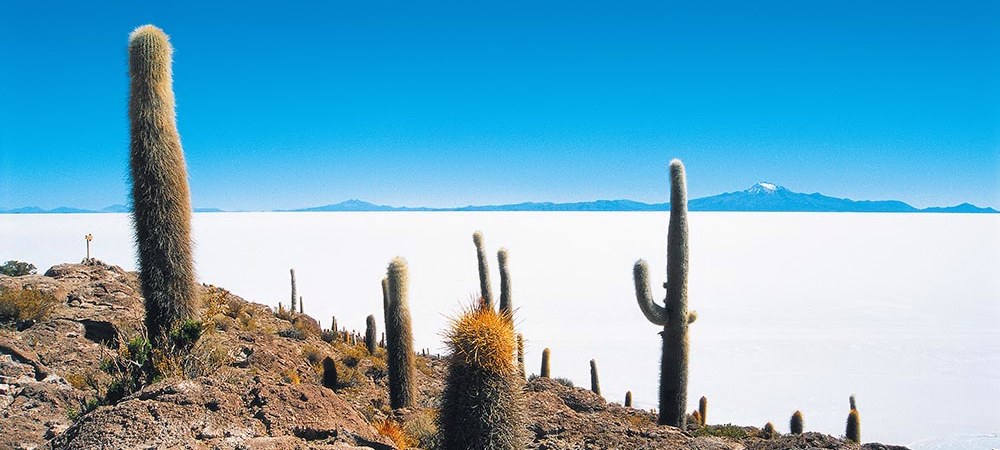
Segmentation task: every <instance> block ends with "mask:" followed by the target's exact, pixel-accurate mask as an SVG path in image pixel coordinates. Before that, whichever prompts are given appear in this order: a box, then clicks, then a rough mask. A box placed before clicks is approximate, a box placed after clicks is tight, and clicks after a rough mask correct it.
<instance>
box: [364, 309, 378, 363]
mask: <svg viewBox="0 0 1000 450" xmlns="http://www.w3.org/2000/svg"><path fill="white" fill-rule="evenodd" d="M365 325H366V327H365V348H367V349H368V354H369V355H374V354H375V347H376V345H377V344H378V343H377V342H375V339H377V338H378V332H377V331H375V315H374V314H369V315H368V318H367V319H365Z"/></svg>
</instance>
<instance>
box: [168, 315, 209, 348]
mask: <svg viewBox="0 0 1000 450" xmlns="http://www.w3.org/2000/svg"><path fill="white" fill-rule="evenodd" d="M201 333H202V324H201V322H200V321H198V320H194V319H186V320H184V321H183V322H181V324H180V325H179V326H178V327H177V328H175V329H173V330H171V331H170V344H171V345H172V346H173V348H174V349H175V350H179V351H181V352H182V353H187V352H189V351H191V349H192V348H194V344H195V343H197V342H198V338H200V337H201Z"/></svg>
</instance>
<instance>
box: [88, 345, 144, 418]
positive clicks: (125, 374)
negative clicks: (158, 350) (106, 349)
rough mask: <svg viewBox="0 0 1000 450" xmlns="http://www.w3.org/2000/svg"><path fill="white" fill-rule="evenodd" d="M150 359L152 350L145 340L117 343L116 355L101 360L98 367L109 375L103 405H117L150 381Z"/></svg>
mask: <svg viewBox="0 0 1000 450" xmlns="http://www.w3.org/2000/svg"><path fill="white" fill-rule="evenodd" d="M152 357H153V348H152V346H151V345H150V343H149V341H148V340H147V339H146V338H143V337H136V338H132V339H131V340H129V341H128V342H127V343H125V342H119V344H118V353H117V355H114V356H112V357H110V358H106V359H104V360H102V361H101V365H100V367H101V370H102V371H104V372H106V373H108V374H109V375H111V383H110V384H108V387H107V390H106V391H105V394H104V403H106V404H114V403H117V402H118V401H119V400H121V399H123V398H125V396H127V395H129V394H132V393H133V392H137V391H139V389H142V387H143V386H144V385H145V384H146V383H148V382H149V381H152V379H153V377H154V376H155V370H154V369H153V364H152V363H153V361H152Z"/></svg>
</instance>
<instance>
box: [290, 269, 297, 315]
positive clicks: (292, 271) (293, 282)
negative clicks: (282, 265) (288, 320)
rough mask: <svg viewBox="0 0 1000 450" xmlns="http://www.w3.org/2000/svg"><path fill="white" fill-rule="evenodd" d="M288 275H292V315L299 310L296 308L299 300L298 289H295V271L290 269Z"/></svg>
mask: <svg viewBox="0 0 1000 450" xmlns="http://www.w3.org/2000/svg"><path fill="white" fill-rule="evenodd" d="M288 273H290V274H291V275H292V313H295V311H296V310H297V309H296V307H295V301H296V300H297V299H298V298H299V296H298V295H297V294H296V290H297V289H295V269H288Z"/></svg>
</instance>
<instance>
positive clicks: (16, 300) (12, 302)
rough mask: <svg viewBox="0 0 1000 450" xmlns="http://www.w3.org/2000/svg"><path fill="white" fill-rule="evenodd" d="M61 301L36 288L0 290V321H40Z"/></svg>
mask: <svg viewBox="0 0 1000 450" xmlns="http://www.w3.org/2000/svg"><path fill="white" fill-rule="evenodd" d="M59 303H61V302H60V301H59V299H57V298H56V296H55V295H52V294H50V293H48V292H42V291H40V290H37V289H32V288H28V289H10V290H2V291H0V322H6V321H11V322H23V321H27V320H34V321H36V322H37V321H41V320H43V319H45V318H46V317H48V315H49V313H50V312H52V310H53V309H55V307H56V306H58V305H59Z"/></svg>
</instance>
